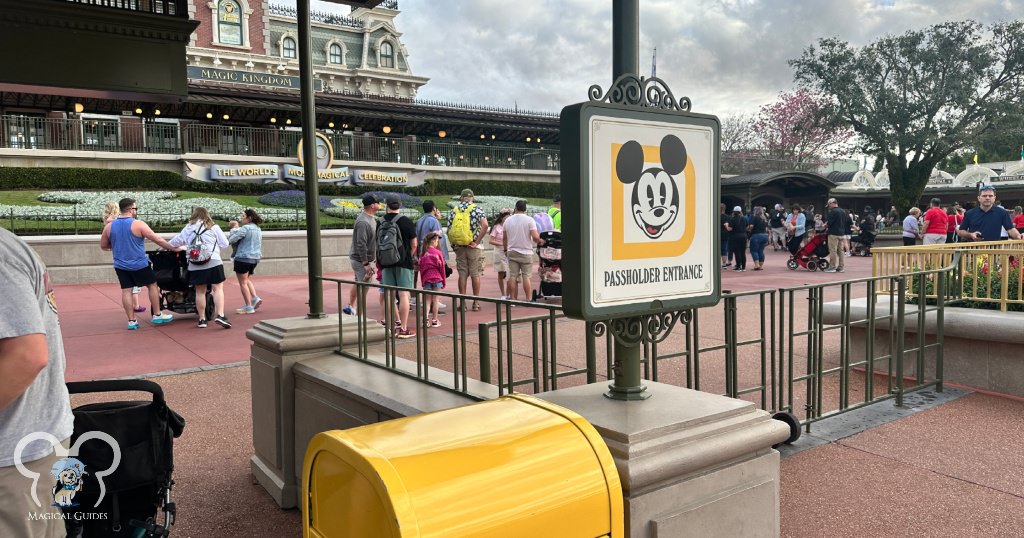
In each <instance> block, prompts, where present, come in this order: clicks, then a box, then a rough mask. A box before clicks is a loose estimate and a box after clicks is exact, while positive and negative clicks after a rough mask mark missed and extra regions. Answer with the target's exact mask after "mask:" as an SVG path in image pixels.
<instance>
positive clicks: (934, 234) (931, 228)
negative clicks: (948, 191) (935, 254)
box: [921, 198, 947, 245]
mask: <svg viewBox="0 0 1024 538" xmlns="http://www.w3.org/2000/svg"><path fill="white" fill-rule="evenodd" d="M939 203H941V200H939V199H938V198H932V201H931V204H929V205H930V207H929V209H928V211H926V212H925V214H924V222H922V226H921V227H922V228H923V229H924V244H925V245H941V244H942V243H945V242H946V224H947V222H946V221H947V217H946V212H945V211H943V210H942V208H940V207H939Z"/></svg>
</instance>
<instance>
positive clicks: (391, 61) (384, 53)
mask: <svg viewBox="0 0 1024 538" xmlns="http://www.w3.org/2000/svg"><path fill="white" fill-rule="evenodd" d="M380 66H381V67H392V68H393V67H395V47H394V46H392V45H391V43H389V42H387V41H385V42H383V43H381V44H380Z"/></svg>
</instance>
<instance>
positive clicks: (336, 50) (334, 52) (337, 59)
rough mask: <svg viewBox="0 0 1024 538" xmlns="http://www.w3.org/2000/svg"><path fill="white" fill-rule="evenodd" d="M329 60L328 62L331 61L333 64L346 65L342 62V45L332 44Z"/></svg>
mask: <svg viewBox="0 0 1024 538" xmlns="http://www.w3.org/2000/svg"><path fill="white" fill-rule="evenodd" d="M327 58H328V61H330V62H331V63H332V64H341V63H344V62H343V61H342V55H341V45H339V44H337V43H332V44H331V46H330V49H329V50H328V54H327Z"/></svg>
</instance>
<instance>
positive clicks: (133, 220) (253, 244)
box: [100, 198, 263, 330]
mask: <svg viewBox="0 0 1024 538" xmlns="http://www.w3.org/2000/svg"><path fill="white" fill-rule="evenodd" d="M115 205H116V207H117V210H118V214H117V215H113V214H112V210H113V207H114V206H115ZM138 212H139V206H138V204H137V203H136V201H135V200H134V199H132V198H124V199H122V200H121V201H120V202H116V203H115V202H111V203H108V204H107V207H106V209H105V210H104V220H105V222H106V224H105V225H104V228H103V233H102V234H101V235H100V248H102V249H103V250H108V251H111V252H112V254H113V259H114V272H115V274H116V275H117V279H118V282H119V283H120V286H121V303H122V306H123V307H124V312H125V315H126V316H127V317H128V329H129V330H136V329H138V328H139V321H138V318H137V314H140V313H143V312H145V311H146V310H150V311H151V313H152V317H151V318H150V322H151V323H152V324H154V325H160V324H164V323H170V322H172V321H174V315H173V314H171V313H170V312H169V311H165V307H166V306H167V304H166V301H164V300H163V298H162V297H161V292H160V289H159V287H158V286H157V277H156V273H155V272H154V271H153V265H152V262H151V260H150V257H149V255H148V254H147V253H146V249H145V242H146V240H147V239H148V240H150V241H152V242H153V243H155V244H156V245H157V246H159V247H160V248H162V249H164V250H167V251H171V252H181V251H183V252H185V257H186V259H187V261H188V266H187V283H188V284H189V285H190V286H194V287H195V310H196V312H197V313H198V314H199V321H198V323H197V327H198V328H201V329H205V328H206V327H207V326H208V323H209V320H207V319H206V318H205V317H204V316H205V313H206V306H207V289H209V290H210V292H211V297H212V298H213V310H214V312H215V314H216V317H214V319H213V320H212V321H213V322H214V323H216V324H217V325H220V326H221V327H223V328H225V329H230V328H231V322H230V321H229V320H228V317H227V315H226V314H225V304H224V288H223V285H224V281H225V280H226V278H225V276H224V262H223V260H222V259H221V254H220V250H221V249H224V248H228V246H232V248H233V252H232V256H231V258H232V260H233V262H234V263H233V268H234V271H235V275H236V277H237V278H238V285H239V289H240V290H241V294H242V299H243V303H244V304H243V305H242V306H241V307H239V308H238V309H237V310H235V312H236V313H237V314H242V315H245V314H254V313H256V309H257V308H259V306H260V304H262V302H263V299H261V298H260V297H259V295H257V294H256V287H255V284H254V283H253V280H252V276H253V274H255V272H256V266H257V265H258V264H259V262H260V258H261V257H262V237H263V234H262V231H261V230H260V227H259V225H260V223H261V222H262V219H261V218H260V216H259V214H257V213H256V211H255V210H253V209H251V208H248V209H246V210H245V211H244V212H243V213H242V214H241V215H240V216H239V220H238V221H236V220H232V221H230V223H229V224H230V233H229V234H227V235H225V233H224V231H223V230H222V229H221V228H220V226H219V225H218V224H216V223H215V222H214V221H213V219H212V218H211V217H210V213H209V211H207V210H206V208H204V207H197V208H195V209H194V210H193V212H192V216H191V217H190V218H189V222H188V224H186V225H185V227H184V228H182V229H181V231H180V232H179V233H178V234H177V235H175V236H174V237H173V238H171V240H170V241H166V240H164V239H163V238H162V237H160V236H159V235H157V234H156V233H155V232H153V229H152V228H150V227H149V225H148V224H146V223H145V222H144V221H142V220H141V219H139V218H137V215H138ZM239 221H241V224H240V223H239ZM142 288H146V290H147V293H146V295H147V296H148V297H149V304H150V307H149V308H148V309H147V308H146V307H145V306H142V305H140V304H139V300H138V295H139V294H140V291H141V289H142Z"/></svg>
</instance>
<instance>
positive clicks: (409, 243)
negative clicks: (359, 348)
mask: <svg viewBox="0 0 1024 538" xmlns="http://www.w3.org/2000/svg"><path fill="white" fill-rule="evenodd" d="M385 201H386V202H387V206H388V209H387V213H386V214H385V215H384V216H383V217H382V218H381V221H380V223H379V224H378V225H377V261H379V262H380V266H381V268H382V272H381V274H382V279H381V284H384V285H385V286H396V287H399V288H404V289H403V290H401V291H399V292H398V311H397V316H398V317H397V318H395V319H396V320H397V322H396V325H398V326H399V329H398V333H397V334H396V336H398V337H399V338H412V337H414V336H416V331H415V330H414V329H410V328H409V323H408V321H409V295H410V291H409V290H412V289H413V287H414V285H415V284H414V283H413V268H412V267H413V259H412V255H413V254H412V253H413V252H416V246H417V241H416V226H415V225H414V224H413V223H412V220H411V219H410V218H409V217H406V216H405V215H402V214H400V213H399V211H400V210H401V209H402V199H401V198H399V197H398V195H396V194H389V195H388V196H387V198H386V200H385ZM381 324H382V325H384V326H385V327H387V317H385V319H382V320H381Z"/></svg>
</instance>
